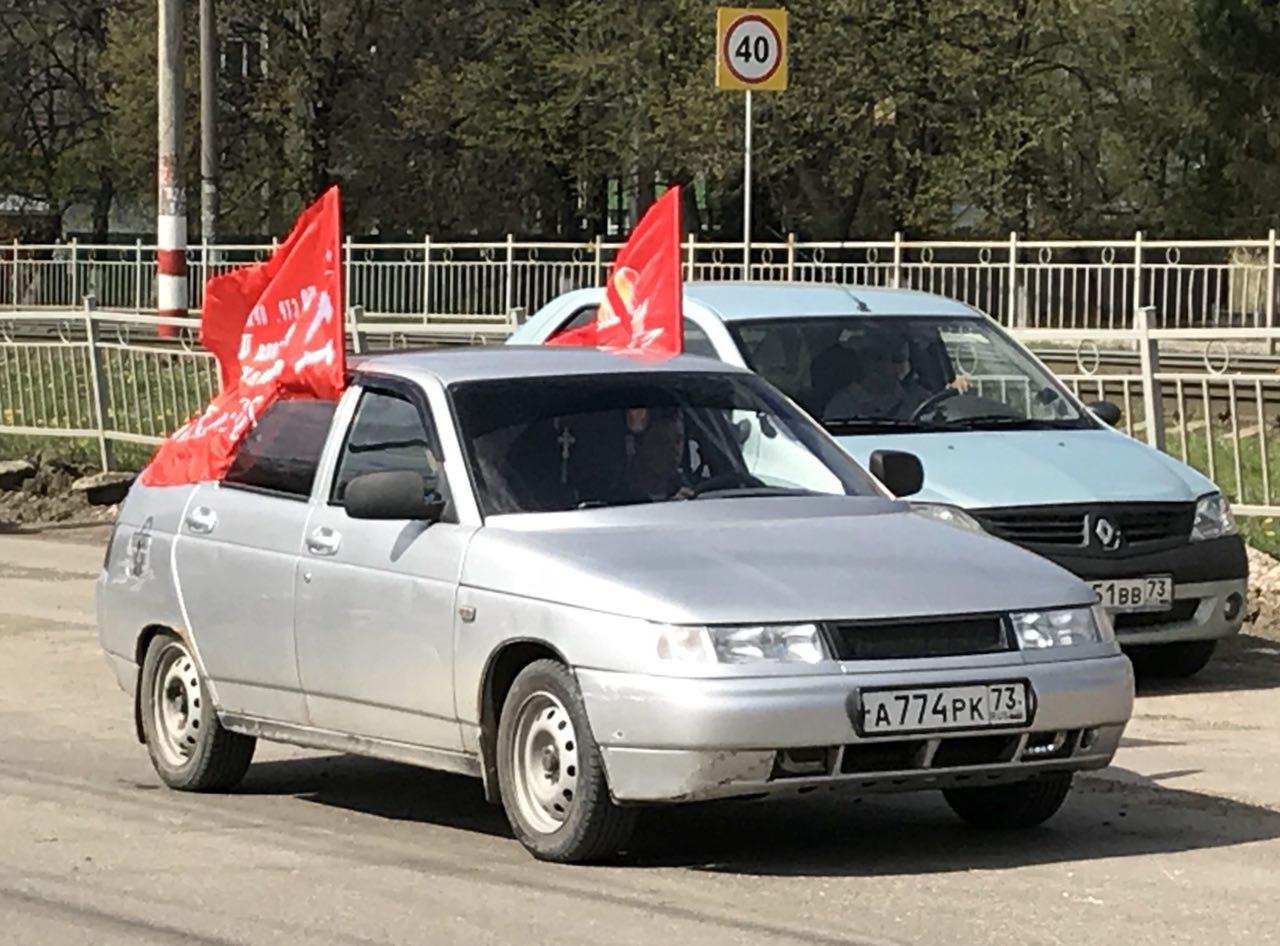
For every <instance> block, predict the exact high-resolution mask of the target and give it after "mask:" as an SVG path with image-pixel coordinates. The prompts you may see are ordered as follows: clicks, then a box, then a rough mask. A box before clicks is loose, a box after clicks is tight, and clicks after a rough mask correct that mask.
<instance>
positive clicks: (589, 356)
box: [351, 345, 748, 385]
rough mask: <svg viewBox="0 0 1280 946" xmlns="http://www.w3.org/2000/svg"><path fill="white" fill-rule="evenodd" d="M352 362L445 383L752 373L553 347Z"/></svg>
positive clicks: (691, 358)
mask: <svg viewBox="0 0 1280 946" xmlns="http://www.w3.org/2000/svg"><path fill="white" fill-rule="evenodd" d="M351 362H352V367H353V368H354V369H355V371H356V373H357V374H358V375H359V374H381V375H395V376H397V377H402V378H407V379H409V380H413V381H421V380H423V379H424V378H427V377H433V378H435V379H437V380H439V381H440V382H441V383H443V384H446V385H448V384H456V383H459V382H463V381H495V380H503V379H510V378H541V377H553V376H554V377H559V376H563V375H589V374H625V373H628V372H634V371H659V372H689V371H697V372H708V373H716V374H723V373H725V372H734V373H739V374H746V373H748V372H746V370H745V369H742V368H736V367H733V366H731V365H726V364H725V363H724V362H723V361H718V360H716V359H714V358H703V357H702V356H700V355H677V356H675V357H674V358H667V359H664V360H660V361H659V360H652V361H651V360H648V359H640V358H633V357H628V356H626V355H620V354H614V353H613V352H607V351H600V350H599V349H595V348H579V347H570V346H554V345H550V346H549V345H484V346H474V347H466V348H462V347H459V348H441V349H433V350H430V351H399V352H393V353H387V354H378V355H369V356H364V357H359V358H353V359H352V360H351Z"/></svg>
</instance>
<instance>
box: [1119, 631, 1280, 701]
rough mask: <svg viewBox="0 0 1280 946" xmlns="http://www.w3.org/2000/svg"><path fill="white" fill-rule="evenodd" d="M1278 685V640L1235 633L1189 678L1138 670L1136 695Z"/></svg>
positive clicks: (1279, 663) (1279, 664) (1279, 644)
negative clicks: (1149, 673)
mask: <svg viewBox="0 0 1280 946" xmlns="http://www.w3.org/2000/svg"><path fill="white" fill-rule="evenodd" d="M1276 688H1280V641H1276V640H1272V639H1270V638H1266V637H1259V636H1257V635H1254V634H1247V633H1245V634H1237V635H1236V636H1235V637H1229V638H1227V639H1226V640H1224V641H1222V642H1221V643H1220V644H1219V645H1218V649H1217V651H1216V652H1215V653H1214V655H1213V659H1212V660H1210V661H1209V666H1207V667H1205V668H1204V669H1203V670H1201V671H1200V672H1199V673H1198V674H1196V675H1195V676H1194V677H1192V678H1190V679H1189V680H1177V679H1168V678H1160V677H1155V676H1151V675H1148V674H1141V673H1140V674H1138V696H1139V697H1143V696H1167V695H1170V694H1175V693H1218V692H1226V691H1230V690H1271V689H1276Z"/></svg>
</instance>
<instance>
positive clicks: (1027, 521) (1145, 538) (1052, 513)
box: [974, 503, 1195, 551]
mask: <svg viewBox="0 0 1280 946" xmlns="http://www.w3.org/2000/svg"><path fill="white" fill-rule="evenodd" d="M974 515H975V516H976V517H977V518H978V520H979V521H980V522H981V523H982V524H983V526H984V527H985V528H986V530H987V531H988V532H990V533H991V534H992V535H994V536H998V537H999V538H1002V539H1005V540H1007V541H1009V542H1014V543H1017V544H1018V545H1027V546H1056V547H1059V548H1087V547H1089V546H1099V545H1101V544H1102V543H1101V539H1100V538H1099V537H1098V535H1097V534H1096V531H1095V527H1096V525H1097V523H1098V521H1099V519H1106V520H1107V521H1108V522H1109V524H1110V525H1111V526H1113V527H1114V528H1115V529H1118V530H1119V534H1120V537H1121V540H1120V544H1119V545H1112V546H1107V550H1108V551H1114V550H1115V549H1116V548H1119V547H1131V546H1139V547H1141V546H1145V545H1153V544H1155V543H1159V542H1169V541H1175V540H1176V541H1184V540H1186V539H1187V538H1188V537H1189V536H1190V534H1191V523H1192V520H1193V518H1194V517H1195V506H1194V504H1192V503H1108V504H1101V505H1090V506H1023V507H1017V508H1011V509H981V510H976V511H975V512H974Z"/></svg>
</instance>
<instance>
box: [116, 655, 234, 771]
mask: <svg viewBox="0 0 1280 946" xmlns="http://www.w3.org/2000/svg"><path fill="white" fill-rule="evenodd" d="M138 700H139V701H140V702H139V709H140V710H141V714H140V715H141V718H142V733H143V736H144V737H145V739H146V742H147V752H148V753H149V754H150V756H151V764H152V765H153V766H154V767H155V770H156V774H158V775H159V776H160V778H161V780H162V781H163V782H164V783H165V784H166V785H168V786H169V787H170V788H176V789H179V790H181V791H187V792H216V791H226V790H227V789H230V788H234V787H235V786H236V785H238V784H239V783H240V780H241V779H242V778H244V773H245V772H246V771H247V770H248V768H249V763H250V761H252V759H253V750H254V747H255V746H256V744H257V740H255V739H253V738H252V737H250V736H242V735H240V734H239V733H233V732H230V731H228V730H226V729H223V728H222V725H221V724H220V723H219V722H218V717H217V714H216V713H214V711H213V701H212V700H210V699H209V691H208V688H207V687H206V686H205V683H204V680H203V679H201V678H200V675H199V672H198V671H197V669H196V662H195V660H194V659H193V658H192V656H191V651H190V650H189V649H188V648H187V645H186V643H185V642H183V641H182V640H180V639H179V638H178V637H176V636H174V635H173V634H157V635H156V636H155V637H154V638H152V639H151V643H150V644H148V645H147V653H146V656H145V657H144V658H143V661H142V675H141V677H140V678H139V680H138Z"/></svg>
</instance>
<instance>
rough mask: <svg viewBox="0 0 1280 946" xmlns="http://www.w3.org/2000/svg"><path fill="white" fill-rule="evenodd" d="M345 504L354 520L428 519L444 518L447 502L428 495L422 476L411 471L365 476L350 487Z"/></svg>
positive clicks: (430, 520) (436, 495) (433, 494)
mask: <svg viewBox="0 0 1280 946" xmlns="http://www.w3.org/2000/svg"><path fill="white" fill-rule="evenodd" d="M343 505H344V506H346V509H347V515H348V516H350V517H351V518H352V519H425V520H426V521H427V522H436V521H437V520H439V519H440V517H441V516H442V515H444V505H445V503H444V500H443V499H442V498H441V497H440V496H439V494H437V493H431V494H428V493H427V484H426V482H425V481H424V480H423V478H422V476H421V475H419V474H417V473H413V472H410V471H408V470H392V471H388V472H385V473H366V474H364V475H363V476H357V477H356V478H355V479H353V480H352V481H351V482H350V483H348V484H347V491H346V493H345V495H344V496H343Z"/></svg>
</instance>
